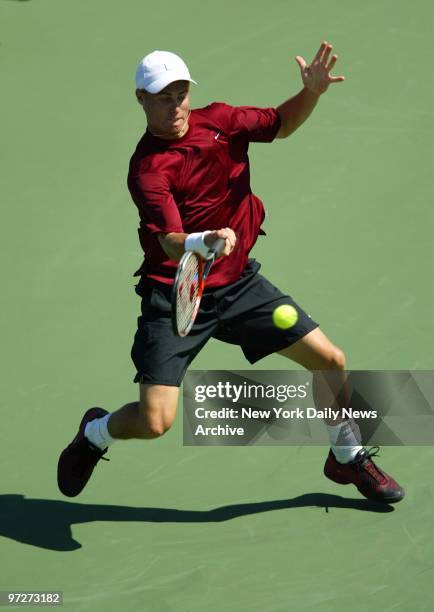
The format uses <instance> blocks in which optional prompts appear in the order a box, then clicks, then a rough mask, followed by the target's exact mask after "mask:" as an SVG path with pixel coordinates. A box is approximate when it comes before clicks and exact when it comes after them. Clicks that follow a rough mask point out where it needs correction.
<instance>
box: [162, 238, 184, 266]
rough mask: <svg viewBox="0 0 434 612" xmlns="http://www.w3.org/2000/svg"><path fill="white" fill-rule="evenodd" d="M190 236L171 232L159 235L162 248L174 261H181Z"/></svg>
mask: <svg viewBox="0 0 434 612" xmlns="http://www.w3.org/2000/svg"><path fill="white" fill-rule="evenodd" d="M187 236H188V234H184V233H177V232H170V233H169V234H158V240H159V242H160V244H161V248H162V249H163V251H164V252H165V253H166V255H167V256H168V257H169V259H171V260H172V261H179V260H180V259H181V257H182V256H183V254H184V252H185V246H184V245H185V239H186V238H187Z"/></svg>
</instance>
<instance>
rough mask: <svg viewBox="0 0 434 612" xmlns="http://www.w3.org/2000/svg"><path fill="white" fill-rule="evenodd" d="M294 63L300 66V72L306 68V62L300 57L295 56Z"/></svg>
mask: <svg viewBox="0 0 434 612" xmlns="http://www.w3.org/2000/svg"><path fill="white" fill-rule="evenodd" d="M295 61H296V62H297V64H298V65H299V66H300V70H302V71H303V70H304V69H305V68H306V66H307V62H306V60H305V59H304V58H302V57H301V55H296V56H295Z"/></svg>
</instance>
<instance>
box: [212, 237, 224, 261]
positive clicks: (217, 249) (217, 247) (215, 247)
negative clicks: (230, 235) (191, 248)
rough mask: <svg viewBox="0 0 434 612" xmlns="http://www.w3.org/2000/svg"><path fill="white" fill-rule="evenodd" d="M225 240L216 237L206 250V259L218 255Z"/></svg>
mask: <svg viewBox="0 0 434 612" xmlns="http://www.w3.org/2000/svg"><path fill="white" fill-rule="evenodd" d="M225 244H226V240H225V239H224V238H218V239H217V240H216V241H215V242H214V243H213V245H212V247H211V248H210V250H209V251H208V256H207V259H215V258H216V257H218V256H219V255H220V254H221V253H222V251H223V249H224V248H225Z"/></svg>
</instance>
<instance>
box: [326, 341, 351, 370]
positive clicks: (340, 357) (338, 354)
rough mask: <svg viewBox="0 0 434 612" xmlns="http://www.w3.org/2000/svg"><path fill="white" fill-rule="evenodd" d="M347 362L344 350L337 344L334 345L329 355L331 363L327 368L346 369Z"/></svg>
mask: <svg viewBox="0 0 434 612" xmlns="http://www.w3.org/2000/svg"><path fill="white" fill-rule="evenodd" d="M346 363H347V360H346V357H345V353H344V352H343V350H342V349H340V348H338V347H337V346H334V347H333V350H332V351H331V353H330V355H329V363H328V366H327V368H328V369H330V370H345V367H346Z"/></svg>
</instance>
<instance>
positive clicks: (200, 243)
mask: <svg viewBox="0 0 434 612" xmlns="http://www.w3.org/2000/svg"><path fill="white" fill-rule="evenodd" d="M210 233H211V232H210V231H206V232H193V234H188V236H187V238H186V239H185V242H184V249H185V250H186V251H195V252H196V253H199V255H202V257H206V256H207V255H208V251H209V246H207V245H206V244H205V241H204V238H205V236H206V235H207V234H210Z"/></svg>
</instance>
